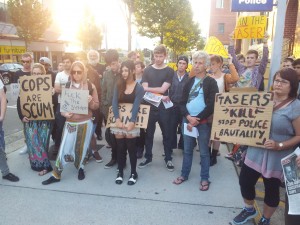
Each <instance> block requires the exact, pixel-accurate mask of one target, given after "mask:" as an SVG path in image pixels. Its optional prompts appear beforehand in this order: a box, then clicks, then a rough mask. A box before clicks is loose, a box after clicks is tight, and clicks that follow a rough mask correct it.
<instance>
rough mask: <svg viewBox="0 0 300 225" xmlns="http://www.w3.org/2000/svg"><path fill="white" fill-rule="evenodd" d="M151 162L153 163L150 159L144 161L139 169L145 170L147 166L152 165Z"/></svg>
mask: <svg viewBox="0 0 300 225" xmlns="http://www.w3.org/2000/svg"><path fill="white" fill-rule="evenodd" d="M151 162H152V160H150V159H144V160H143V161H142V162H141V163H140V164H139V165H138V167H139V168H144V167H145V166H148V165H150V164H151Z"/></svg>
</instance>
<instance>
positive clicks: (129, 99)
mask: <svg viewBox="0 0 300 225" xmlns="http://www.w3.org/2000/svg"><path fill="white" fill-rule="evenodd" d="M136 86H137V83H136V84H135V86H134V89H133V91H132V92H131V93H130V94H125V93H124V95H122V96H121V98H120V100H119V101H120V103H133V102H134V99H135V91H136V90H135V89H136Z"/></svg>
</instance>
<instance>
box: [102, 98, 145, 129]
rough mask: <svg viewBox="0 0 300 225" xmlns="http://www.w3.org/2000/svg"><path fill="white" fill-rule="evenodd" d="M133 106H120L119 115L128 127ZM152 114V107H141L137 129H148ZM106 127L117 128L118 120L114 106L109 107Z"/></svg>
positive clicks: (136, 122)
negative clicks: (150, 114) (113, 109)
mask: <svg viewBox="0 0 300 225" xmlns="http://www.w3.org/2000/svg"><path fill="white" fill-rule="evenodd" d="M131 110H132V104H129V103H123V104H119V115H120V119H121V121H122V123H123V124H124V125H125V126H126V125H127V124H128V123H129V120H130V118H131ZM149 113H150V105H140V108H139V112H138V114H137V117H136V121H135V127H139V128H147V125H148V119H149ZM106 127H116V119H115V117H114V113H113V111H112V106H111V107H109V112H108V119H107V124H106Z"/></svg>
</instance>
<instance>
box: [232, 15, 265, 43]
mask: <svg viewBox="0 0 300 225" xmlns="http://www.w3.org/2000/svg"><path fill="white" fill-rule="evenodd" d="M266 26H267V17H266V16H243V17H239V19H238V21H237V25H236V27H235V29H234V36H233V38H234V39H252V38H258V39H261V38H264V35H265V30H266Z"/></svg>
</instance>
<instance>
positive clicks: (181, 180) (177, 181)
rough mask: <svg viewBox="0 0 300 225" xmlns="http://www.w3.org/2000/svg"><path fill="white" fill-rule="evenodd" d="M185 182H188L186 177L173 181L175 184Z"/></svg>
mask: <svg viewBox="0 0 300 225" xmlns="http://www.w3.org/2000/svg"><path fill="white" fill-rule="evenodd" d="M184 181H186V179H184V177H177V178H176V179H175V180H173V184H177V185H179V184H182V183H183V182H184Z"/></svg>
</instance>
